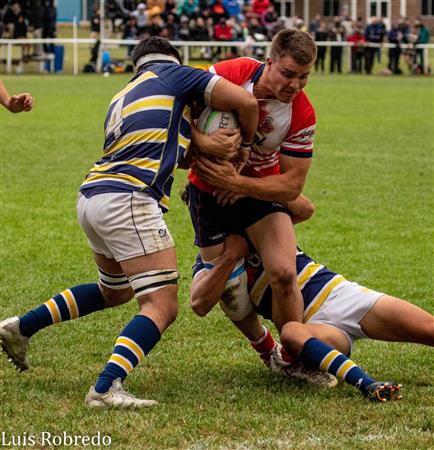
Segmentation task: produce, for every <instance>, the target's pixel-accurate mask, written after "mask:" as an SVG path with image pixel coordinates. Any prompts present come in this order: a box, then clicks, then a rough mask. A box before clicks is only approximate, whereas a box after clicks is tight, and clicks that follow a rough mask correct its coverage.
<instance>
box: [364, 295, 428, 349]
mask: <svg viewBox="0 0 434 450" xmlns="http://www.w3.org/2000/svg"><path fill="white" fill-rule="evenodd" d="M360 325H361V327H362V330H363V332H364V333H365V334H366V335H367V336H369V337H370V338H372V339H381V340H383V341H396V342H414V343H419V344H426V345H433V346H434V317H433V315H432V314H430V313H428V312H427V311H424V310H423V309H422V308H419V307H418V306H416V305H412V304H411V303H409V302H406V301H404V300H401V299H399V298H396V297H392V296H390V295H382V296H381V297H380V298H379V299H378V300H377V302H376V303H375V305H374V307H373V308H372V309H371V310H370V311H369V312H368V313H367V314H366V315H365V316H364V317H363V318H362V320H361V321H360Z"/></svg>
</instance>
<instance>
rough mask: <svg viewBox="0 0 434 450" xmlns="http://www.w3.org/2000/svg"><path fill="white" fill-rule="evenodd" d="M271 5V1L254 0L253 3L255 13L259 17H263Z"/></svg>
mask: <svg viewBox="0 0 434 450" xmlns="http://www.w3.org/2000/svg"><path fill="white" fill-rule="evenodd" d="M270 4H271V3H270V0H253V2H252V8H253V12H254V13H255V14H256V16H257V17H261V16H262V14H263V13H264V12H265V11H266V10H267V8H268V7H269V6H270Z"/></svg>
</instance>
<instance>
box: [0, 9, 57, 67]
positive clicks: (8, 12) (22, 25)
mask: <svg viewBox="0 0 434 450" xmlns="http://www.w3.org/2000/svg"><path fill="white" fill-rule="evenodd" d="M56 18H57V11H56V6H55V1H54V0H12V1H10V0H9V1H8V0H0V38H9V39H26V38H34V39H37V38H55V37H56ZM22 50H23V57H24V58H30V57H35V58H37V57H43V54H44V53H52V46H42V45H41V44H36V45H34V46H30V45H23V46H22Z"/></svg>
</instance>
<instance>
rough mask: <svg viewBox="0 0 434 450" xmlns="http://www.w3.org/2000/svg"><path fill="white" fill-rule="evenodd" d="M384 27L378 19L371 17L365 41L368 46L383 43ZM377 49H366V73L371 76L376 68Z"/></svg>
mask: <svg viewBox="0 0 434 450" xmlns="http://www.w3.org/2000/svg"><path fill="white" fill-rule="evenodd" d="M383 37H384V36H383V27H382V25H381V24H380V23H379V20H378V17H375V16H374V17H371V23H370V24H369V25H368V26H367V27H366V29H365V39H366V42H367V43H368V44H381V42H382V41H383ZM376 53H377V48H375V47H366V50H365V71H366V73H367V74H368V75H371V73H372V69H373V68H374V59H375V55H376Z"/></svg>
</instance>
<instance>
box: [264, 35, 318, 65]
mask: <svg viewBox="0 0 434 450" xmlns="http://www.w3.org/2000/svg"><path fill="white" fill-rule="evenodd" d="M316 55H317V46H316V44H315V41H314V40H313V39H312V38H311V37H310V35H309V34H307V33H305V32H304V31H299V30H282V31H279V33H277V34H276V36H274V38H273V42H272V44H271V51H270V58H271V59H273V60H278V59H281V58H285V57H288V56H289V57H291V58H292V59H293V60H294V61H295V62H296V63H297V64H300V65H302V66H305V65H307V64H312V63H313V62H314V61H315V59H316Z"/></svg>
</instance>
